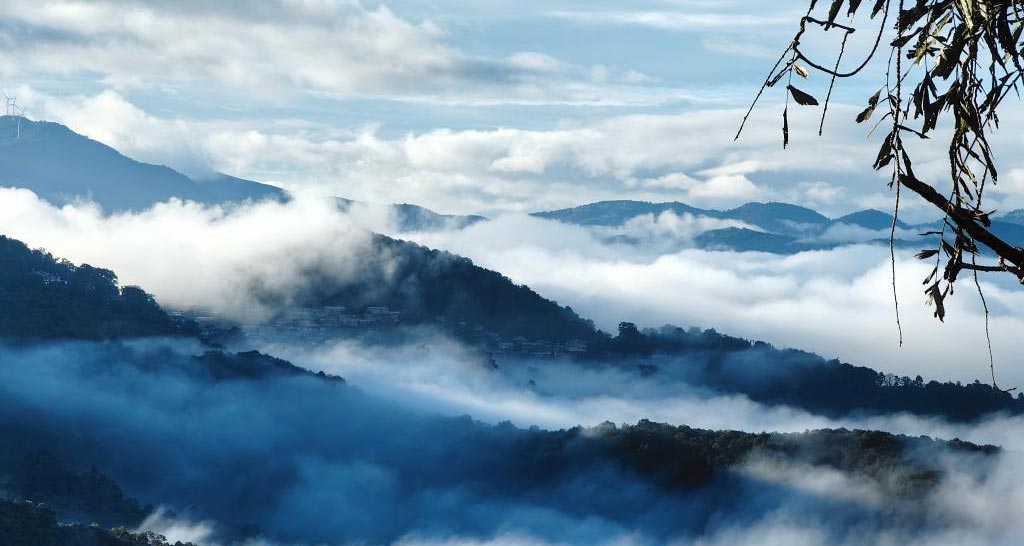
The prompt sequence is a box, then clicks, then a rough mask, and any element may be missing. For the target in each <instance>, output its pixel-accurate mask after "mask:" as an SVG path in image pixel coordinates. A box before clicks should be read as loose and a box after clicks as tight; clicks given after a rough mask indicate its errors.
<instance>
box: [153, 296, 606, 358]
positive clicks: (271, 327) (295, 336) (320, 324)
mask: <svg viewBox="0 0 1024 546" xmlns="http://www.w3.org/2000/svg"><path fill="white" fill-rule="evenodd" d="M172 315H174V316H175V317H176V318H177V319H179V320H191V321H194V322H195V323H196V324H198V325H199V327H200V329H201V330H203V331H204V332H206V331H207V330H210V331H211V332H213V331H215V330H216V329H217V328H219V327H223V325H222V324H220V321H219V320H218V319H216V318H214V317H210V316H205V315H200V314H196V313H189V312H174V313H172ZM435 321H436V322H437V323H438V324H439V325H442V326H451V327H454V328H448V329H449V330H453V331H454V333H456V334H457V335H458V337H460V338H462V339H463V340H464V341H467V342H470V343H473V344H477V345H479V347H480V348H481V349H483V350H484V351H486V352H488V353H490V354H491V355H492V356H493V357H494V358H495V359H502V358H506V359H507V358H535V359H546V358H559V357H561V358H566V357H568V358H572V357H580V356H583V355H584V354H586V352H587V342H586V341H583V340H580V339H573V340H570V341H564V342H553V341H547V340H542V339H527V338H525V337H522V336H518V337H514V338H507V337H503V336H501V335H499V334H496V333H494V332H490V331H488V330H486V329H485V328H484V327H483V326H481V325H478V324H476V325H474V324H468V323H466V322H463V321H460V322H457V323H454V324H447V323H446V321H445V320H444V318H442V317H437V318H436V319H435ZM400 324H402V315H401V313H400V312H399V311H392V310H391V309H390V308H388V307H367V308H365V309H364V310H363V311H362V312H361V313H353V312H350V311H349V309H348V308H346V307H342V306H328V307H316V308H314V307H304V308H299V309H294V310H292V311H289V312H287V313H283V314H281V315H280V316H278V317H276V318H275V319H274V320H272V321H270V322H268V323H265V324H260V325H249V326H243V327H242V332H244V334H245V336H246V337H247V338H248V339H250V340H252V341H261V340H262V341H274V340H280V339H281V337H282V336H284V337H287V338H288V339H290V340H293V341H304V342H320V341H324V340H327V339H331V338H333V337H336V336H337V335H338V333H339V332H338V331H339V330H343V329H357V330H368V331H371V330H386V329H388V328H393V327H396V326H399V325H400Z"/></svg>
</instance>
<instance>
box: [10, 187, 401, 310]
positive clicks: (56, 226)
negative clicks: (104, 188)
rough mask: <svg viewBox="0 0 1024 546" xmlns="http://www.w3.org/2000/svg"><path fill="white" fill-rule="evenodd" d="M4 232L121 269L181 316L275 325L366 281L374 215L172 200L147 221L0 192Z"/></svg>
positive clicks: (318, 202)
mask: <svg viewBox="0 0 1024 546" xmlns="http://www.w3.org/2000/svg"><path fill="white" fill-rule="evenodd" d="M0 203H3V205H2V206H0V232H2V233H4V234H5V235H7V236H9V237H13V238H16V239H20V240H22V241H24V242H26V243H27V244H29V245H30V246H32V247H44V248H46V249H47V250H48V251H49V252H52V253H53V254H55V255H57V256H59V257H62V258H66V259H70V260H72V261H75V262H76V263H82V262H89V263H91V264H94V265H96V266H98V267H105V268H109V269H113V270H114V271H115V272H116V273H117V274H118V276H119V277H120V279H121V281H122V283H125V284H133V285H141V286H143V287H145V289H146V290H147V291H150V292H151V293H153V294H155V295H156V296H157V298H158V299H159V300H160V302H161V303H162V304H164V305H167V306H170V307H172V308H196V309H205V310H208V311H213V312H216V313H219V314H222V315H224V316H227V317H231V318H234V319H238V320H241V321H243V322H247V321H252V320H257V321H258V320H260V319H263V318H266V317H267V315H268V314H269V313H272V312H274V311H275V310H276V308H277V306H279V305H282V304H285V305H286V304H289V303H290V302H292V301H293V298H296V297H299V296H301V294H302V293H303V290H304V289H306V288H308V287H309V286H310V284H311V283H314V282H316V279H315V278H311V277H310V276H309V275H308V273H309V271H310V270H311V269H316V270H320V271H322V272H323V273H325V274H329V275H333V276H334V277H335V278H336V279H354V278H357V276H358V275H360V274H362V273H363V272H364V270H363V268H365V267H367V265H366V264H367V262H366V261H364V260H363V258H365V257H367V256H368V255H369V254H368V252H369V248H370V246H369V245H370V237H371V235H370V233H369V232H368V231H365V230H364V229H363V228H362V227H361V226H362V225H363V224H364V223H372V222H383V220H381V219H372V220H371V219H368V220H366V221H365V222H363V221H360V220H358V219H357V217H358V215H359V214H368V215H369V216H371V217H372V216H374V215H376V214H378V213H377V211H375V210H370V211H362V209H360V208H358V207H357V209H356V210H355V211H354V212H353V214H351V215H346V214H341V213H339V212H338V211H337V210H336V209H335V206H334V204H333V203H332V202H331V201H329V200H323V199H319V198H307V197H303V196H298V197H297V198H296V199H294V200H292V201H290V202H289V203H287V204H283V203H277V202H273V201H268V202H261V203H255V204H246V205H242V206H237V207H231V208H222V207H217V206H203V205H198V204H196V203H192V202H181V201H177V200H172V201H169V202H166V203H162V204H158V205H156V206H154V207H153V208H152V209H149V210H147V211H145V212H141V213H124V214H115V215H112V216H105V215H103V214H102V213H101V212H100V210H99V209H97V208H96V207H95V206H94V205H91V204H88V203H85V204H78V205H67V206H64V207H61V208H57V207H55V206H53V205H51V204H49V203H47V202H45V201H43V200H41V199H40V198H38V197H37V196H36V195H35V194H33V193H32V192H30V191H28V190H19V189H9V188H0Z"/></svg>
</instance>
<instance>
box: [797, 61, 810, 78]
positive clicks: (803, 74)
mask: <svg viewBox="0 0 1024 546" xmlns="http://www.w3.org/2000/svg"><path fill="white" fill-rule="evenodd" d="M793 70H795V71H796V73H797V74H798V75H799V76H800V77H801V78H806V77H807V76H810V75H811V73H810V72H808V71H807V69H806V68H804V67H802V66H800V65H798V64H795V65H793Z"/></svg>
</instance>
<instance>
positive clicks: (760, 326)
mask: <svg viewBox="0 0 1024 546" xmlns="http://www.w3.org/2000/svg"><path fill="white" fill-rule="evenodd" d="M502 221H505V222H507V220H499V222H502ZM516 222H518V224H519V225H516V224H513V225H511V226H509V225H508V224H506V227H505V228H504V229H496V228H492V227H489V226H488V223H483V224H478V225H475V226H472V227H470V228H467V229H466V230H464V231H463V232H461V233H449V234H434V235H430V236H423V237H421V238H420V240H422V241H423V242H425V243H427V244H430V245H431V246H435V247H440V248H444V249H446V250H450V251H452V252H455V253H458V254H461V255H464V256H467V257H469V258H471V259H473V260H474V261H475V262H476V263H477V264H479V265H482V266H484V267H488V268H491V269H495V270H497V271H501V272H502V273H504V274H506V275H508V276H509V277H510V278H512V280H513V281H515V282H519V283H524V284H527V285H529V286H531V287H532V288H533V289H535V290H537V291H538V292H540V293H541V294H543V295H545V296H546V297H549V298H552V299H555V300H557V301H559V302H560V303H562V304H565V305H570V306H572V308H573V309H575V310H576V311H577V312H579V313H580V314H582V315H583V316H586V317H589V318H592V319H594V320H595V321H596V322H597V323H598V325H599V326H601V327H603V328H605V329H607V330H614V328H615V326H616V324H617V323H618V322H619V321H623V320H628V321H632V322H636V323H637V324H641V325H647V326H661V325H662V324H666V323H670V324H676V325H680V326H684V327H685V326H701V327H705V328H709V327H713V328H716V329H717V330H719V331H721V332H725V333H728V334H731V335H738V336H742V337H747V338H750V339H758V340H764V341H768V342H771V343H774V344H776V345H779V346H787V347H796V348H800V349H805V350H810V351H814V352H817V353H818V354H821V355H823V356H825V357H826V358H832V357H839V358H841V359H843V360H845V361H848V362H851V363H853V364H857V365H863V366H869V367H872V368H875V369H878V370H883V371H888V372H893V373H897V374H899V375H908V376H911V377H913V376H915V375H918V374H920V375H922V376H925V377H935V378H944V379H957V380H963V381H973V380H974V379H976V378H982V379H983V378H985V377H987V373H988V353H987V350H986V348H985V331H984V324H985V322H984V318H983V315H982V313H981V304H980V302H979V301H978V298H977V294H976V292H975V290H974V288H973V286H972V285H971V280H970V279H967V278H965V279H961V284H960V290H959V291H958V293H957V294H956V295H955V296H954V297H952V298H951V299H949V300H948V301H947V309H948V315H947V318H946V322H945V323H940V322H939V321H938V320H936V319H934V318H933V317H932V309H931V308H930V307H928V306H926V305H925V296H924V294H923V292H922V288H921V281H922V280H923V279H924V278H925V276H926V275H927V274H928V271H929V267H930V266H929V264H925V263H922V262H919V261H917V260H914V259H913V258H912V256H910V255H909V254H910V253H908V252H901V253H900V254H899V262H898V264H897V266H898V267H897V276H898V286H899V298H900V303H901V311H902V313H901V318H902V322H903V332H904V345H903V347H900V345H899V340H898V334H897V330H896V323H895V314H894V313H895V312H894V309H893V294H892V287H891V282H892V281H891V278H890V275H891V271H890V267H891V266H890V265H889V263H888V258H889V250H888V248H887V247H884V246H881V245H876V246H849V247H843V248H839V249H836V250H831V251H818V252H804V253H800V254H797V255H794V256H776V255H768V254H759V253H735V252H707V251H701V250H696V249H686V248H685V247H686V245H685V244H683V245H681V246H682V249H681V250H680V249H679V247H677V249H676V250H674V251H673V252H672V253H670V254H663V253H662V252H653V253H645V252H643V251H641V250H636V251H630V250H628V249H624V248H621V247H615V248H609V247H608V246H606V245H603V244H601V243H600V239H599V237H598V236H596V235H595V234H593V233H591V235H590V237H591V238H590V239H589V240H588V239H587V238H586V237H585V235H584V234H586V233H590V232H588V231H587V230H586V229H585V228H568V227H561V228H558V229H556V230H552V231H551V232H550V236H549V237H547V238H546V239H544V240H543V241H538V240H537V239H535V238H520V237H519V235H518V234H519V233H521V232H523V231H524V230H526V229H532V230H534V231H539V230H541V229H542V228H541V227H540V226H539V225H537V226H534V227H529V226H530V225H531V223H535V222H541V220H537V219H521V220H517V221H516ZM847 235H849V234H847ZM660 250H664V249H660ZM1005 280H1006V279H1001V278H999V277H994V278H985V277H982V282H983V287H984V289H985V293H986V297H987V299H988V303H989V306H990V308H991V309H992V311H993V315H992V317H991V319H992V320H991V327H992V328H991V331H992V338H993V344H994V345H993V348H994V351H995V357H996V367H997V372H998V374H999V376H1000V378H1001V379H1000V381H1001V383H1003V384H1005V385H1009V386H1017V385H1022V384H1024V371H1022V370H1020V369H1018V368H1017V367H1016V366H1015V364H1014V363H1015V355H1016V353H1017V350H1016V337H1015V336H1016V334H1014V332H1016V331H1018V330H1019V329H1021V328H1024V318H1022V317H1021V316H1020V314H1019V312H1017V311H1015V309H1020V308H1021V305H1024V294H1022V293H1021V292H1020V290H1019V289H1018V288H1015V287H1014V286H1011V285H1009V284H1004V283H1003V281H1005ZM1011 284H1012V283H1011Z"/></svg>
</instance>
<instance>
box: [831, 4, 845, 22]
mask: <svg viewBox="0 0 1024 546" xmlns="http://www.w3.org/2000/svg"><path fill="white" fill-rule="evenodd" d="M842 7H843V0H833V1H832V7H831V8H829V10H828V22H829V23H834V22H836V17H838V16H839V10H840V9H842Z"/></svg>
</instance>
